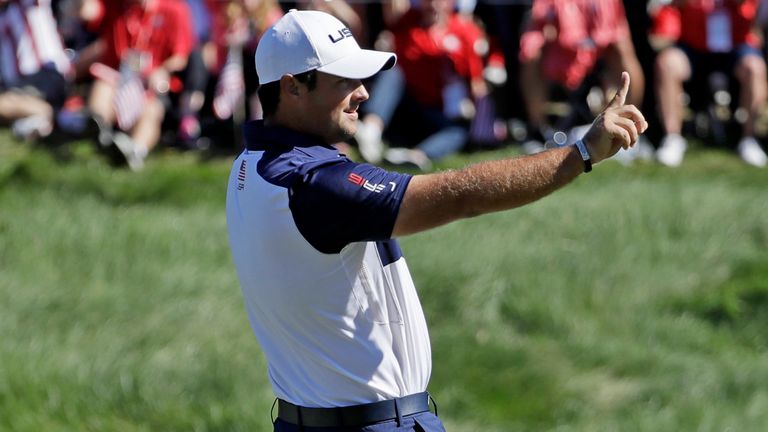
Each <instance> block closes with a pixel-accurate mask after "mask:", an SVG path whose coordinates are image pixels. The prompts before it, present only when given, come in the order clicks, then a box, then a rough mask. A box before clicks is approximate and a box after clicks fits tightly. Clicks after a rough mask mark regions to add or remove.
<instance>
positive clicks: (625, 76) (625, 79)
mask: <svg viewBox="0 0 768 432" xmlns="http://www.w3.org/2000/svg"><path fill="white" fill-rule="evenodd" d="M627 93H629V73H628V72H626V71H625V72H622V73H621V88H620V89H619V91H617V92H616V96H614V97H613V99H611V102H610V103H608V106H607V107H606V108H615V107H620V106H623V105H624V103H625V102H626V101H627Z"/></svg>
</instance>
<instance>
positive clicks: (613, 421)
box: [0, 134, 768, 431]
mask: <svg viewBox="0 0 768 432" xmlns="http://www.w3.org/2000/svg"><path fill="white" fill-rule="evenodd" d="M511 153H512V152H511V151H510V150H506V151H501V152H495V153H484V154H475V155H470V156H462V157H457V158H454V159H451V160H449V161H447V162H446V163H445V164H444V165H443V168H450V167H455V166H461V165H464V164H466V163H467V162H469V161H474V160H478V159H482V158H491V157H500V156H502V155H509V154H511ZM229 163H230V159H228V158H222V159H216V160H212V161H206V162H204V163H202V162H200V161H198V160H197V158H196V157H195V156H192V155H178V154H159V155H156V156H155V157H154V158H153V159H152V160H151V161H150V163H149V166H148V168H147V170H146V171H145V172H143V173H141V174H140V175H133V174H131V173H129V172H127V171H124V170H115V169H113V168H111V167H109V166H107V165H106V164H105V163H104V162H103V161H102V160H101V159H100V158H98V157H97V156H96V155H94V154H93V152H92V151H91V150H90V148H89V147H88V146H87V145H85V144H76V145H74V146H72V147H71V148H67V149H60V150H57V151H54V152H51V151H46V150H40V149H35V148H29V147H25V146H22V145H20V144H18V143H13V142H11V141H10V140H9V139H8V138H7V135H2V134H0V341H1V342H0V430H3V431H4V430H9V431H41V430H46V431H58V430H62V431H83V430H91V431H102V430H104V431H173V430H178V431H189V430H194V431H214V430H215V431H238V430H248V431H267V430H270V420H269V418H270V417H269V410H270V406H271V404H272V393H271V390H270V388H269V383H268V380H267V377H266V365H265V362H264V359H263V356H262V355H261V353H260V351H259V348H258V346H257V344H256V342H255V340H254V338H253V337H252V335H251V332H250V329H249V326H248V322H247V319H246V317H245V312H244V310H243V306H242V302H241V299H240V292H239V288H238V284H237V280H236V277H235V274H234V269H233V267H232V263H231V260H230V256H229V251H228V247H227V243H226V230H225V221H224V213H223V205H224V185H225V183H226V176H227V174H228V170H229ZM402 245H403V249H404V251H405V255H406V258H407V259H408V263H409V266H410V267H411V270H412V273H413V275H414V279H415V280H416V284H417V287H419V290H420V296H421V298H422V302H423V304H424V308H425V311H426V313H427V319H428V321H429V323H430V331H431V335H432V341H433V357H434V371H433V379H432V383H431V386H430V390H431V391H432V393H433V394H434V396H435V397H436V399H437V401H438V403H439V411H440V416H441V417H442V418H443V419H444V421H445V423H446V424H447V426H448V428H449V430H451V431H479V430H483V431H511V430H521V431H542V430H557V431H613V430H622V431H681V430H686V431H687V430H691V431H722V430H736V431H762V430H765V429H764V428H765V425H766V424H768V336H767V334H766V332H765V329H766V328H768V172H766V171H765V170H757V169H752V168H748V167H745V166H744V165H742V164H741V163H740V162H739V161H738V160H737V159H736V158H735V157H734V156H733V155H730V154H726V153H722V152H719V151H713V150H703V149H694V151H693V152H692V154H690V155H689V157H687V158H686V161H685V163H684V165H683V167H682V168H680V169H677V170H669V169H663V168H661V167H658V166H655V165H652V164H639V165H637V166H633V167H629V168H625V167H621V166H620V165H618V164H615V163H613V162H607V163H604V164H601V165H600V166H599V167H597V168H596V170H595V171H594V172H593V173H591V174H589V175H585V176H582V177H581V178H579V179H577V180H576V181H575V182H574V183H573V184H572V185H570V186H568V187H567V188H565V189H563V190H561V191H559V192H557V193H555V194H554V195H553V196H551V197H548V198H546V199H544V200H542V201H540V202H538V203H535V204H533V205H530V206H527V207H524V208H521V209H517V210H514V211H511V212H503V213H497V214H492V215H486V216H482V217H478V218H474V219H471V220H465V221H461V222H457V223H454V224H451V225H448V226H446V227H442V228H439V229H436V230H433V231H430V232H426V233H422V234H419V235H415V236H412V237H408V238H404V239H402Z"/></svg>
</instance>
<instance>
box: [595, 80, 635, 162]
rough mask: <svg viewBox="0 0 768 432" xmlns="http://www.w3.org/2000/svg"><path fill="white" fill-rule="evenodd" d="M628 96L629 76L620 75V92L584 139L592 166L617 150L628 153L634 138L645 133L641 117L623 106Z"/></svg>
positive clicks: (631, 108) (631, 109) (631, 106)
mask: <svg viewBox="0 0 768 432" xmlns="http://www.w3.org/2000/svg"><path fill="white" fill-rule="evenodd" d="M627 92H629V74H628V73H627V72H622V74H621V88H620V89H619V91H618V92H616V95H615V96H614V97H613V99H611V101H610V102H609V103H608V105H607V106H606V107H605V109H603V111H602V112H601V113H600V114H598V115H597V117H596V118H595V121H593V122H592V127H590V128H589V131H587V133H586V135H584V143H585V144H586V146H587V149H588V150H589V155H590V157H591V159H592V163H597V162H600V161H601V160H603V159H607V158H609V157H611V156H613V155H614V154H616V152H618V151H619V149H620V148H624V149H628V148H630V147H632V146H634V145H635V143H637V138H638V136H639V135H640V134H641V133H643V132H645V130H646V129H648V122H647V121H645V117H643V113H641V112H640V110H638V109H637V107H635V106H634V105H625V102H626V100H627Z"/></svg>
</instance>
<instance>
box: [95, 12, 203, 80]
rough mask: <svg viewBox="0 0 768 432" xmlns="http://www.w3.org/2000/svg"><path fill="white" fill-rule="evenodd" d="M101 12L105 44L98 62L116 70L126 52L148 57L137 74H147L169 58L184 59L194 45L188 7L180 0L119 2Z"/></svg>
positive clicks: (194, 40) (102, 35) (102, 34)
mask: <svg viewBox="0 0 768 432" xmlns="http://www.w3.org/2000/svg"><path fill="white" fill-rule="evenodd" d="M116 3H117V5H113V6H112V7H108V8H105V9H104V13H105V15H104V17H103V19H102V21H101V38H102V39H103V40H104V41H105V50H104V54H103V57H102V59H101V61H102V63H104V64H106V65H107V66H109V67H111V68H113V69H116V70H119V69H120V61H121V59H122V58H123V56H124V55H125V54H126V52H128V51H130V50H133V51H137V52H140V53H143V54H146V55H148V61H147V64H146V65H144V69H143V70H142V71H141V72H142V73H143V74H145V75H149V73H151V72H152V71H154V70H155V69H156V68H157V67H159V66H160V65H162V64H163V62H165V61H166V60H168V59H169V58H171V57H173V56H175V55H179V56H182V57H187V56H189V54H190V53H191V52H192V49H193V48H194V46H195V44H196V42H197V41H196V38H195V33H194V31H193V29H192V16H191V13H190V10H189V6H188V5H187V4H186V2H184V1H181V0H149V1H148V2H147V4H146V5H144V6H143V5H142V4H141V3H140V2H133V1H129V0H120V1H117V2H116Z"/></svg>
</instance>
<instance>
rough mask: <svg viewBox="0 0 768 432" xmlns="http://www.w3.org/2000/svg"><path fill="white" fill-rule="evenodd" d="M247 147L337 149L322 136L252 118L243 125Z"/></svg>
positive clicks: (267, 148)
mask: <svg viewBox="0 0 768 432" xmlns="http://www.w3.org/2000/svg"><path fill="white" fill-rule="evenodd" d="M243 134H244V135H245V147H246V148H247V149H248V150H252V151H260V150H263V151H269V150H271V151H280V152H284V151H288V150H290V149H292V148H294V147H324V148H326V149H328V150H334V151H335V150H336V149H335V148H334V147H332V146H329V145H328V144H326V143H325V142H323V140H321V139H320V138H318V137H316V136H314V135H309V134H306V133H303V132H299V131H297V130H294V129H289V128H286V127H283V126H267V125H265V124H264V120H252V121H249V122H248V123H246V124H245V125H243Z"/></svg>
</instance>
